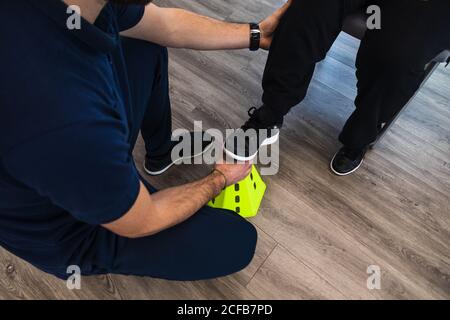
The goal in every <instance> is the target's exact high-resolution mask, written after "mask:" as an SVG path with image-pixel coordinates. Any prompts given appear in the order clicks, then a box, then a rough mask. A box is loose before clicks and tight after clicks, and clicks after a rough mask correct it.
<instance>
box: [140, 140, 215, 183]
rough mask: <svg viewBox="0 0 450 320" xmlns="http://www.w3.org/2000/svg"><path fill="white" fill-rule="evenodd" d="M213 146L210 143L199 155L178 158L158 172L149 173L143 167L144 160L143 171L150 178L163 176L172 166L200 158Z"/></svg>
mask: <svg viewBox="0 0 450 320" xmlns="http://www.w3.org/2000/svg"><path fill="white" fill-rule="evenodd" d="M213 144H214V141H212V142H211V143H210V144H209V145H207V146H206V148H205V149H203V151H202V152H200V153H198V154H195V155H193V156H189V157H183V158H178V159H176V160H174V161H172V162H171V163H170V164H169V165H167V166H166V167H165V168H163V169H161V170H159V171H150V170H148V169H147V168H146V167H145V160H144V164H143V167H144V171H145V173H147V174H148V175H150V176H159V175H160V174H163V173H164V172H166V171H167V170H169V169H170V168H171V167H172V166H174V165H178V164H180V163H182V162H183V161H184V160H189V159H193V158H196V157H198V156H201V155H202V154H204V153H205V152H207V151H208V150H209V149H211V147H212V146H213Z"/></svg>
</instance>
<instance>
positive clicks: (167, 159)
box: [144, 132, 214, 176]
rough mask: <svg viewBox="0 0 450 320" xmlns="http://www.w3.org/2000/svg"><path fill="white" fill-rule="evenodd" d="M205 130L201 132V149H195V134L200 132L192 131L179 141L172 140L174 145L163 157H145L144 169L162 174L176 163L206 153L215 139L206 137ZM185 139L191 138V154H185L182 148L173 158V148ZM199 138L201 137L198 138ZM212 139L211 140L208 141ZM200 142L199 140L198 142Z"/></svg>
mask: <svg viewBox="0 0 450 320" xmlns="http://www.w3.org/2000/svg"><path fill="white" fill-rule="evenodd" d="M205 134H206V133H205V132H202V133H201V137H203V139H202V140H201V147H200V148H198V149H199V150H196V149H195V142H194V141H195V140H194V139H195V136H196V135H200V132H190V133H189V137H185V138H183V140H179V141H172V146H171V148H170V151H169V152H168V153H167V154H166V155H164V156H161V157H158V158H149V157H148V156H146V157H145V162H144V170H145V172H146V173H147V174H149V175H152V176H157V175H160V174H162V173H164V172H166V171H167V170H169V169H170V167H172V166H173V165H174V164H180V163H181V162H182V161H183V160H188V159H192V158H195V157H198V156H200V155H202V154H204V153H205V152H206V151H208V150H209V149H210V148H211V147H212V146H213V144H214V139H213V138H211V137H207V138H208V139H206V138H205V137H204V136H205ZM184 139H191V150H190V151H189V152H188V153H189V154H183V151H184V150H181V153H180V154H179V155H177V156H176V157H175V159H172V150H173V148H174V147H175V146H176V145H178V144H179V143H181V142H182V141H184ZM197 139H199V138H197ZM206 140H210V141H206ZM197 143H198V142H197Z"/></svg>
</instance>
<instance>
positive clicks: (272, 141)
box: [224, 131, 280, 162]
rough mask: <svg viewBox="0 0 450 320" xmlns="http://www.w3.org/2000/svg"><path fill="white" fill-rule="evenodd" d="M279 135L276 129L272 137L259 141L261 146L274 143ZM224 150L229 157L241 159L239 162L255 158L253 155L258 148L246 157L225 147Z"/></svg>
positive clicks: (255, 154)
mask: <svg viewBox="0 0 450 320" xmlns="http://www.w3.org/2000/svg"><path fill="white" fill-rule="evenodd" d="M279 137H280V132H279V131H278V132H277V133H276V134H275V135H274V136H272V137H270V138H266V139H264V141H263V142H262V143H261V147H264V146H268V145H271V144H274V143H275V142H277V141H278V139H279ZM224 150H225V153H226V154H227V155H229V156H230V157H231V158H233V159H235V160H237V161H241V162H245V161H252V160H253V159H255V157H256V156H257V155H258V151H259V150H258V151H256V152H255V153H254V154H252V155H251V156H248V157H242V156H238V155H236V154H234V153H233V152H231V151H229V150H227V149H226V148H224Z"/></svg>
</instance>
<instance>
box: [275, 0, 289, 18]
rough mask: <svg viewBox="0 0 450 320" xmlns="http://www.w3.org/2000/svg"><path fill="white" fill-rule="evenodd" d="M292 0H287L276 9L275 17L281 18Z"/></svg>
mask: <svg viewBox="0 0 450 320" xmlns="http://www.w3.org/2000/svg"><path fill="white" fill-rule="evenodd" d="M292 2H293V0H289V1H288V2H286V3H285V4H284V5H283V6H282V7H281V8H279V9H278V10H277V11H276V13H275V16H276V17H277V19H281V17H282V16H283V15H284V14H285V13H286V11H287V9H288V8H289V7H290V6H291V4H292Z"/></svg>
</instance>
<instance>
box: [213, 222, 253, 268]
mask: <svg viewBox="0 0 450 320" xmlns="http://www.w3.org/2000/svg"><path fill="white" fill-rule="evenodd" d="M223 228H226V232H225V233H222V236H221V237H220V239H216V241H217V246H218V249H219V250H218V252H217V253H218V259H220V265H222V266H223V267H224V270H223V271H224V274H232V273H235V272H238V271H240V270H242V269H244V268H245V267H247V266H248V265H249V264H250V262H251V261H252V259H253V257H254V255H255V249H256V243H257V240H258V233H257V231H256V228H255V227H254V226H253V225H252V224H251V223H249V222H248V221H246V220H244V219H239V220H236V221H234V222H230V223H225V224H224V226H223Z"/></svg>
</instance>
